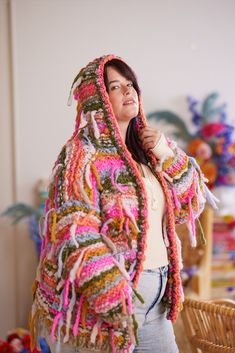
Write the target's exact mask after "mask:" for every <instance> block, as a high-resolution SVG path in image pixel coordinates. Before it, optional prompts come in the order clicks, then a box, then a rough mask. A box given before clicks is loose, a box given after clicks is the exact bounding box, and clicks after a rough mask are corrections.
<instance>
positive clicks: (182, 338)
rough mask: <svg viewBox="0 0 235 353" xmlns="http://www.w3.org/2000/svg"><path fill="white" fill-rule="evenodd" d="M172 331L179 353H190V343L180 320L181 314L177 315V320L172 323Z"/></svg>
mask: <svg viewBox="0 0 235 353" xmlns="http://www.w3.org/2000/svg"><path fill="white" fill-rule="evenodd" d="M174 332H175V338H176V342H177V345H178V347H179V352H180V353H191V352H192V351H191V347H190V343H189V341H188V339H187V337H186V334H185V330H184V326H183V323H182V320H181V316H180V315H179V317H178V320H177V321H176V323H175V324H174Z"/></svg>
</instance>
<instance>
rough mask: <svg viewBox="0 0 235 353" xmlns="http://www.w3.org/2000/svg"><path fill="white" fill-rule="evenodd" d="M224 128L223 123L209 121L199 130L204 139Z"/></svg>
mask: <svg viewBox="0 0 235 353" xmlns="http://www.w3.org/2000/svg"><path fill="white" fill-rule="evenodd" d="M225 129H226V126H225V125H224V124H223V123H209V124H206V125H204V126H203V127H202V128H201V130H200V132H201V135H202V137H203V138H204V139H210V138H211V137H213V136H216V135H218V134H219V133H221V132H223V131H224V130H225Z"/></svg>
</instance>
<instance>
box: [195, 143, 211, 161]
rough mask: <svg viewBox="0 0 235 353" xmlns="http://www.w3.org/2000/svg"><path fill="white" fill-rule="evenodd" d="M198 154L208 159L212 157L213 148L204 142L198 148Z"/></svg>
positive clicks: (203, 158)
mask: <svg viewBox="0 0 235 353" xmlns="http://www.w3.org/2000/svg"><path fill="white" fill-rule="evenodd" d="M196 155H197V157H199V158H201V159H202V160H204V161H206V160H208V159H210V158H211V156H212V149H211V147H210V146H209V145H208V144H207V143H205V142H202V143H201V144H200V145H199V146H198V147H197V149H196Z"/></svg>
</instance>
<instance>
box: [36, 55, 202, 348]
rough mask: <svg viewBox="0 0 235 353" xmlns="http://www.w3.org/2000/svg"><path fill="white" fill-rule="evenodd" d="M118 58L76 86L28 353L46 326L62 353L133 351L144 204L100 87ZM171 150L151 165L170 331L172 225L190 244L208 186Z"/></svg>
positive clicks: (86, 73)
mask: <svg viewBox="0 0 235 353" xmlns="http://www.w3.org/2000/svg"><path fill="white" fill-rule="evenodd" d="M114 58H116V59H119V60H122V59H121V58H119V57H116V56H114V55H109V56H103V57H101V58H98V59H95V60H94V61H93V62H91V63H89V64H88V65H87V66H86V67H85V68H83V69H82V70H81V71H80V73H79V75H78V76H77V77H76V79H75V81H74V84H73V88H72V93H73V95H74V98H75V99H76V100H77V101H78V104H77V119H76V128H75V132H74V134H73V136H72V137H71V139H70V140H69V141H68V142H67V143H66V144H65V146H64V147H63V148H62V151H61V153H60V154H59V157H58V159H57V160H56V163H55V166H54V169H53V173H52V177H51V182H50V186H49V196H48V199H47V201H46V213H45V217H44V228H43V245H42V251H41V257H40V263H39V266H38V271H37V277H36V280H35V283H34V286H33V292H34V303H33V307H32V313H31V335H32V346H33V345H34V344H35V342H36V341H37V336H38V335H39V334H41V333H42V326H44V325H46V326H47V328H48V331H50V333H51V337H52V341H55V342H56V344H57V349H58V350H59V345H60V342H62V341H63V342H68V343H69V344H71V345H73V344H74V345H76V346H78V347H87V348H88V347H89V348H91V347H95V348H96V349H98V348H99V349H102V350H106V351H107V352H109V351H112V352H123V353H124V352H129V351H130V347H131V346H132V345H133V344H135V342H136V341H135V338H136V323H135V319H134V305H135V300H139V299H138V297H139V295H138V293H137V292H136V290H135V288H136V286H137V283H138V278H139V275H140V273H141V271H142V268H143V267H142V266H143V260H144V253H145V246H146V232H147V229H148V220H147V214H148V211H147V201H146V200H147V196H146V192H145V188H144V184H143V181H142V178H141V175H140V173H139V171H138V169H137V167H136V165H135V163H134V161H133V159H132V157H131V155H130V153H129V151H128V150H127V148H126V145H125V144H124V142H123V141H122V138H121V135H120V131H119V127H118V124H117V121H116V119H115V116H114V113H113V110H112V106H111V104H110V102H109V97H108V94H107V92H106V89H105V85H104V80H103V70H104V64H105V63H106V62H108V61H110V60H111V59H114ZM139 102H140V114H139V116H138V117H137V118H136V125H137V128H138V129H140V128H142V127H144V126H146V119H145V116H144V113H143V110H142V105H141V97H139ZM168 143H169V146H170V147H171V148H172V150H173V151H174V157H172V158H167V159H166V160H164V159H163V160H161V161H159V160H157V159H156V157H155V156H154V154H153V153H152V152H149V154H148V157H149V166H150V167H151V169H152V171H153V173H154V174H155V176H156V177H157V178H158V180H159V181H160V183H161V185H162V187H163V190H164V193H165V197H166V203H167V207H166V209H167V214H166V217H165V219H166V229H167V236H168V248H167V251H168V257H169V278H168V285H167V289H166V292H165V296H164V299H163V302H164V304H165V306H166V308H167V311H168V319H170V320H172V321H175V320H176V318H177V314H178V312H179V310H180V307H181V300H182V288H181V280H180V268H179V254H178V247H177V239H176V234H175V223H181V222H188V221H189V222H190V223H191V237H192V243H195V224H194V220H195V218H196V217H197V216H198V215H199V214H200V212H201V211H202V209H203V207H204V203H205V197H204V196H205V184H204V181H203V176H202V175H201V173H200V171H199V170H197V169H196V167H195V166H194V165H193V163H192V161H191V160H190V158H189V157H188V156H187V155H186V154H185V153H184V152H183V151H182V150H180V149H179V148H178V147H177V146H176V145H175V144H174V143H172V142H171V141H168ZM156 251H157V249H156ZM140 299H141V298H140ZM34 338H35V339H34Z"/></svg>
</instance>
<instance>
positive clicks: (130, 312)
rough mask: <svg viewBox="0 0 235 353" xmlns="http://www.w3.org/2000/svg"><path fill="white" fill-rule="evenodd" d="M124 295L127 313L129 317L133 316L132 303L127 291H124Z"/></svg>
mask: <svg viewBox="0 0 235 353" xmlns="http://www.w3.org/2000/svg"><path fill="white" fill-rule="evenodd" d="M126 295H127V306H128V312H129V314H130V315H132V314H133V307H132V301H131V296H130V293H129V290H126Z"/></svg>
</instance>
